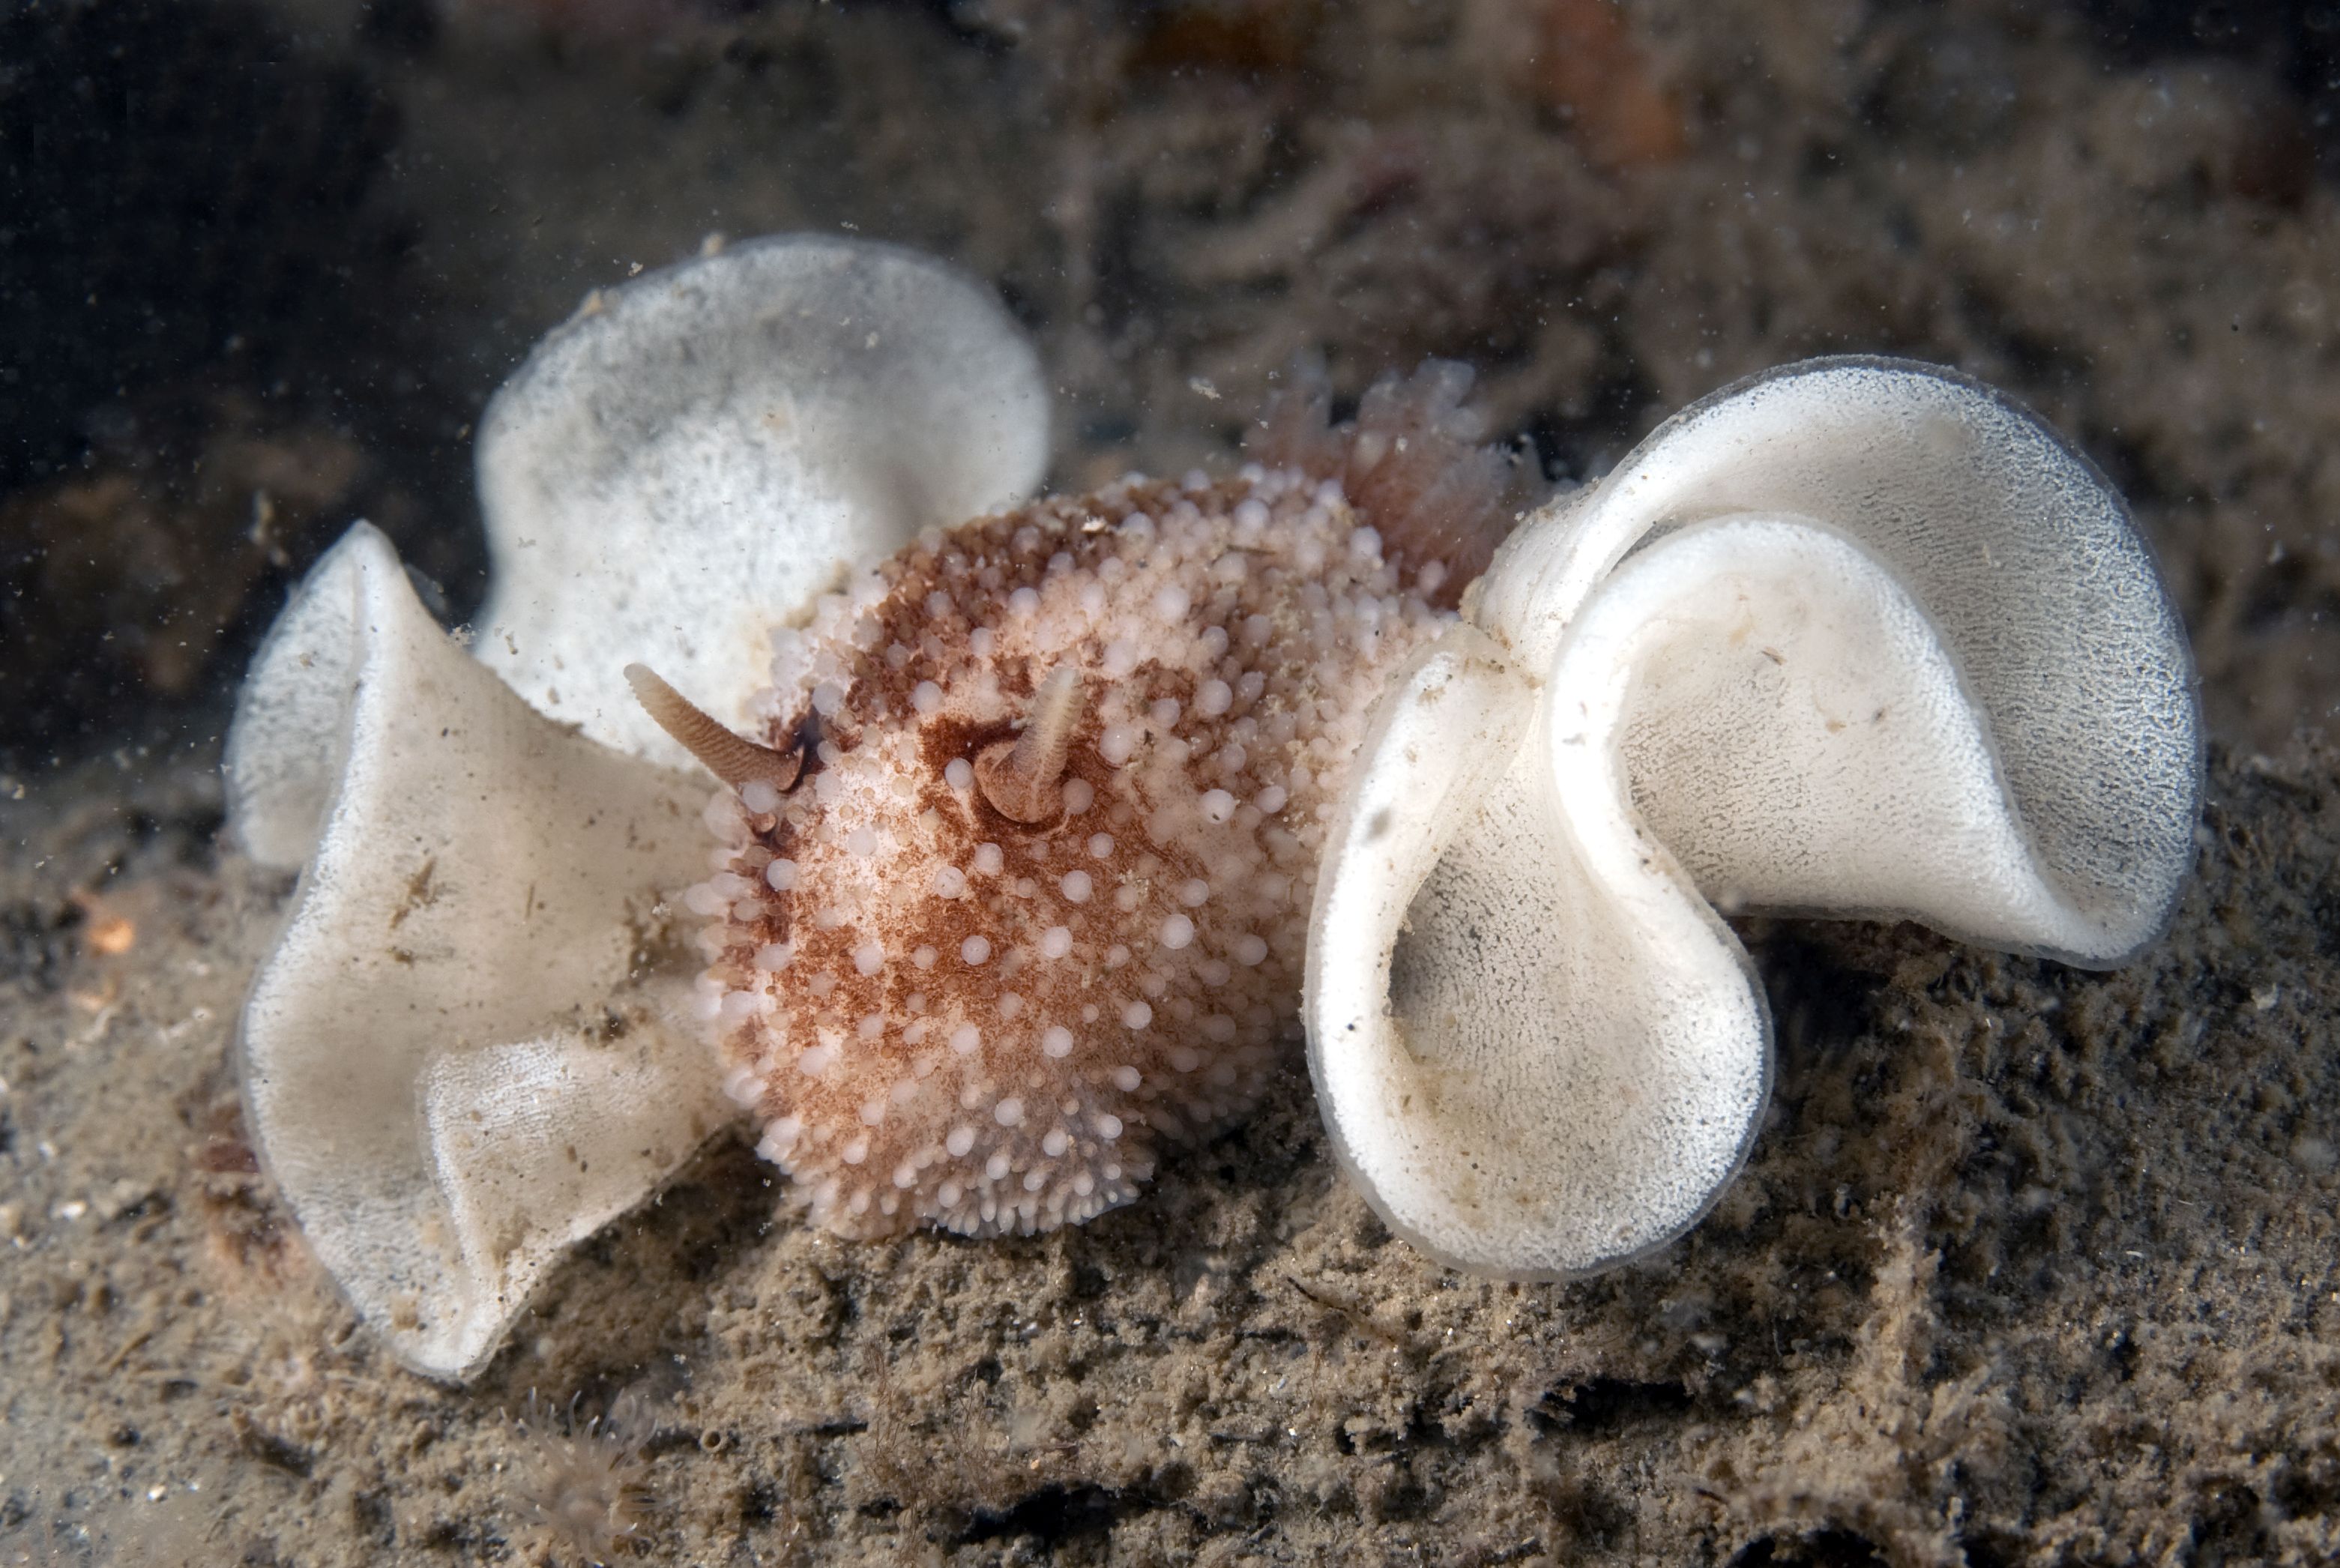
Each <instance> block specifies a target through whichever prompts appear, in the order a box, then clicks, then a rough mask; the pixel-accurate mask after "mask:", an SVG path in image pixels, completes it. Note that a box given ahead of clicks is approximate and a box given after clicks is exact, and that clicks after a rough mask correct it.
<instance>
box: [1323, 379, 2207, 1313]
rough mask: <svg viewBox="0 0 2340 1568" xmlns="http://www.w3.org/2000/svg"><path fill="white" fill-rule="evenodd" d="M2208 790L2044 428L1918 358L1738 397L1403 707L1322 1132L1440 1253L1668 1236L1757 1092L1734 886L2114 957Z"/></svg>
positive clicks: (1557, 1262)
mask: <svg viewBox="0 0 2340 1568" xmlns="http://www.w3.org/2000/svg"><path fill="white" fill-rule="evenodd" d="M2201 773H2202V739H2201V729H2200V723H2199V719H2198V717H2197V710H2196V700H2195V688H2194V674H2193V668H2192V662H2191V659H2190V656H2189V654H2188V652H2187V649H2186V638H2185V634H2184V631H2183V630H2182V628H2181V627H2180V625H2179V623H2178V620H2177V616H2176V611H2175V610H2173V609H2172V607H2171V605H2170V603H2169V600H2168V598H2167V596H2166V593H2165V592H2164V590H2163V588H2162V585H2161V582H2160V580H2159V577H2158V576H2157V573H2156V571H2155V570H2154V566H2153V562H2152V561H2151V558H2150V556H2149V554H2148V553H2147V550H2146V547H2145V544H2144V542H2143V541H2142V540H2140V539H2139V538H2138V536H2137V532H2136V530H2135V529H2134V527H2133V526H2132V525H2131V523H2130V521H2129V519H2128V515H2127V510H2126V508H2125V507H2124V506H2123V505H2122V503H2121V501H2120V498H2119V496H2118V495H2117V494H2116V493H2115V492H2114V491H2112V489H2111V488H2110V487H2109V486H2108V485H2107V483H2106V482H2105V481H2104V479H2103V477H2102V476H2101V475H2099V474H2098V473H2097V471H2095V470H2094V469H2093V468H2091V467H2090V466H2089V465H2088V464H2087V461H2085V460H2084V459H2082V458H2080V457H2079V456H2078V455H2077V454H2076V453H2075V452H2072V451H2071V450H2070V449H2069V448H2068V447H2067V446H2065V445H2064V443H2063V442H2060V441H2059V440H2057V437H2056V436H2055V434H2054V433H2053V432H2051V431H2049V430H2048V428H2047V427H2046V426H2045V425H2043V424H2041V423H2040V422H2039V421H2038V420H2037V419H2036V418H2034V417H2032V416H2031V415H2030V414H2028V413H2027V412H2024V411H2023V410H2021V409H2018V408H2017V407H2015V406H2013V405H2012V404H2010V403H2008V402H2007V401H2006V400H2004V399H2003V398H2001V397H1999V396H1998V394H1996V393H1994V392H1990V391H1989V390H1988V389H1987V388H1984V387H1981V386H1979V385H1978V384H1976V383H1974V382H1969V381H1967V380H1965V379H1964V378H1961V377H1958V376H1957V375H1954V374H1951V373H1948V372H1942V371H1938V370H1934V369H1932V368H1929V367H1927V366H1922V365H1913V364H1908V363H1902V362H1891V361H1877V360H1857V359H1847V360H1823V361H1816V362H1810V363H1808V364H1802V365H1796V366H1791V367H1790V368H1788V369H1786V370H1783V371H1780V372H1774V373H1772V374H1770V375H1768V376H1761V377H1758V378H1756V379H1755V380H1753V381H1751V382H1743V383H1741V384H1740V385H1738V386H1735V387H1731V388H1729V389H1727V390H1725V391H1723V392H1718V393H1716V394H1715V395H1713V396H1712V397H1710V398H1709V399H1707V400H1706V401H1705V402H1701V403H1699V404H1697V405H1696V406H1694V407H1692V408H1691V409H1689V410H1686V411H1684V412H1682V413H1681V414H1679V415H1677V416H1676V417H1675V418H1674V419H1672V420H1671V421H1670V422H1667V423H1666V424H1665V425H1664V426H1662V427H1661V428H1660V429H1659V430H1658V431H1657V432H1655V433H1654V434H1652V435H1651V437H1650V439H1649V440H1648V441H1647V442H1644V443H1643V444H1642V445H1641V448H1640V449H1639V450H1638V451H1636V452H1634V453H1633V454H1632V455H1631V457H1629V458H1628V459H1627V460H1626V461H1625V462H1624V463H1623V464H1621V466H1620V467H1619V468H1618V469H1617V471H1615V472H1613V473H1611V475H1610V476H1609V477H1608V478H1606V479H1605V480H1603V481H1601V482H1600V483H1599V484H1597V485H1594V486H1591V487H1590V488H1589V489H1587V490H1584V491H1579V492H1577V493H1576V494H1573V495H1571V496H1567V497H1564V498H1562V500H1561V501H1556V502H1554V503H1553V504H1552V506H1551V507H1549V508H1548V509H1546V510H1545V511H1543V512H1542V513H1541V514H1539V515H1538V516H1536V517H1535V518H1533V519H1532V520H1530V521H1528V522H1527V523H1526V524H1525V525H1524V526H1523V527H1522V528H1521V530H1520V531H1518V532H1517V533H1515V534H1514V535H1512V538H1511V540H1510V541H1508V542H1507V543H1506V544H1505V546H1504V548H1503V550H1502V553H1501V554H1500V555H1499V556H1498V558H1497V559H1496V561H1494V563H1493V564H1492V566H1491V567H1490V569H1489V570H1488V571H1487V573H1486V575H1485V576H1483V577H1482V578H1481V579H1480V580H1479V581H1478V582H1477V583H1476V584H1475V585H1474V586H1473V589H1472V593H1471V595H1470V597H1469V599H1468V600H1466V602H1465V605H1464V614H1463V621H1462V623H1460V624H1458V625H1456V626H1455V627H1454V628H1453V629H1452V630H1449V631H1448V632H1447V633H1446V634H1445V635H1444V636H1443V637H1442V638H1441V639H1440V640H1439V641H1438V642H1436V643H1435V644H1433V646H1432V647H1431V648H1429V649H1428V650H1425V651H1424V652H1423V653H1422V654H1421V655H1419V656H1418V657H1417V658H1416V659H1415V660H1413V663H1412V664H1411V665H1410V666H1409V667H1408V668H1407V669H1406V670H1404V671H1403V672H1402V673H1401V675H1400V676H1399V678H1398V679H1397V680H1395V681H1394V682H1393V687H1392V690H1391V691H1390V693H1389V695H1388V696H1387V697H1385V698H1384V699H1383V701H1382V703H1381V706H1380V708H1379V710H1378V711H1377V713H1376V716H1375V719H1374V728H1373V734H1372V735H1371V737H1370V738H1369V739H1367V740H1366V741H1365V744H1364V750H1363V755H1362V756H1361V757H1360V758H1359V759H1358V760H1357V762H1356V764H1355V767H1354V769H1353V773H1352V779H1353V782H1352V784H1351V786H1350V789H1349V792H1348V794H1347V796H1346V798H1345V799H1344V802H1343V807H1342V816H1341V818H1340V820H1339V821H1338V822H1337V823H1336V825H1335V826H1334V829H1333V831H1332V833H1331V835H1330V839H1329V842H1328V845H1327V848H1326V851H1325V858H1324V866H1323V868H1321V871H1320V875H1319V880H1318V884H1317V896H1316V906H1315V909H1314V918H1313V923H1312V925H1311V927H1310V931H1309V949H1308V967H1309V973H1308V997H1307V1002H1306V1014H1307V1020H1308V1035H1309V1063H1310V1067H1311V1070H1312V1072H1313V1074H1314V1078H1315V1083H1316V1088H1317V1099H1318V1105H1319V1107H1320V1108H1321V1110H1322V1111H1323V1114H1324V1120H1325V1125H1326V1126H1327V1127H1329V1128H1330V1129H1331V1131H1332V1133H1333V1136H1334V1144H1335V1146H1336V1148H1337V1149H1338V1151H1339V1153H1340V1156H1341V1158H1342V1161H1343V1163H1344V1165H1345V1166H1346V1167H1347V1168H1348V1170H1349V1171H1350V1173H1351V1174H1352V1175H1353V1176H1354V1177H1355V1178H1356V1180H1357V1182H1358V1184H1359V1185H1360V1186H1361V1187H1362V1188H1363V1191H1364V1192H1365V1194H1366V1196H1368V1197H1369V1198H1370V1199H1371V1201H1372V1202H1373V1205H1374V1206H1375V1207H1376V1208H1378V1209H1379V1210H1380V1211H1381V1213H1382V1214H1383V1216H1384V1217H1386V1218H1387V1219H1388V1220H1389V1222H1390V1224H1391V1225H1392V1226H1393V1228H1394V1229H1396V1230H1397V1231H1398V1232H1399V1233H1400V1234H1402V1235H1403V1236H1407V1237H1409V1238H1411V1239H1412V1240H1413V1241H1414V1242H1416V1243H1417V1244H1418V1245H1421V1246H1423V1248H1424V1249H1425V1250H1427V1251H1429V1252H1430V1253H1432V1254H1433V1255H1435V1256H1438V1257H1440V1258H1442V1259H1444V1260H1446V1261H1448V1262H1451V1263H1454V1264H1457V1265H1462V1266H1465V1267H1470V1268H1474V1269H1480V1270H1483V1271H1487V1272H1492V1273H1496V1274H1502V1275H1511V1276H1514V1277H1557V1276H1564V1275H1572V1274H1581V1273H1584V1272H1587V1271H1591V1270H1594V1269H1598V1268H1602V1267H1606V1266H1608V1265H1612V1264H1616V1263H1619V1262H1622V1261H1624V1260H1626V1259H1629V1258H1631V1257H1633V1256H1636V1255H1640V1254H1642V1253H1646V1252H1648V1251H1649V1250H1651V1248H1653V1247H1656V1246H1659V1245H1663V1244H1664V1243H1666V1242H1668V1241H1670V1240H1671V1239H1672V1238H1673V1237H1675V1236H1679V1235H1680V1234H1681V1232H1682V1231H1683V1230H1685V1229H1686V1228H1688V1227H1689V1226H1691V1224H1692V1223H1694V1222H1695V1221H1696V1220H1697V1219H1698V1217H1699V1216H1700V1215H1701V1214H1703V1213H1704V1212H1705V1211H1706V1209H1707V1207H1708V1206H1710V1204H1711V1203H1712V1202H1713V1201H1714V1198H1715V1197H1716V1196H1717V1195H1718V1194H1719V1193H1720V1191H1721V1189H1722V1187H1723V1186H1724V1184H1725V1183H1726V1182H1728V1181H1729V1179H1730V1176H1731V1175H1732V1173H1733V1172H1734V1171H1735V1170H1736V1169H1737V1168H1738V1166H1739V1164H1740V1161H1741V1159H1742V1158H1743V1157H1744V1156H1745V1155H1746V1152H1747V1148H1748V1145H1749V1143H1750V1140H1751V1138H1752V1137H1753V1136H1754V1132H1755V1128H1756V1125H1757V1122H1758V1120H1759V1118H1760V1113H1761V1110H1762V1107H1763V1101H1764V1097H1765V1094H1766V1091H1767V1089H1768V1087H1769V1080H1770V1024H1769V1019H1768V1017H1767V1015H1766V1013H1765V1010H1764V1006H1763V998H1762V993H1761V991H1760V987H1759V986H1758V985H1757V982H1756V979H1755V976H1754V972H1753V969H1752V968H1751V966H1750V964H1749V962H1748V959H1747V956H1746V954H1745V952H1744V951H1743V950H1742V949H1741V948H1740V946H1739V943H1738V941H1737V939H1736V938H1734V937H1733V936H1732V935H1731V933H1730V929H1729V928H1727V927H1725V926H1724V925H1723V923H1722V921H1721V919H1720V918H1719V917H1718V915H1717V914H1716V912H1715V911H1716V907H1717V906H1719V907H1720V908H1723V909H1726V910H1738V909H1742V908H1769V909H1775V910H1783V911H1790V912H1800V913H1825V914H1834V915H1858V916H1869V917H1876V918H1912V919H1917V920H1920V921H1923V922H1925V923H1927V924H1929V925H1931V926H1934V927H1936V928H1938V929H1941V930H1944V931H1947V932H1949V933H1951V934H1953V935H1956V936H1958V937H1960V938H1965V939H1967V940H1969V941H1974V942H1978V943H1980V944H1983V945H1986V946H1989V947H1996V948H2007V949H2011V950H2014V951H2018V952H2027V953H2036V954H2041V955H2045V956H2048V957H2051V958H2059V959H2061V960H2063V961H2065V962H2067V963H2071V964H2077V965H2085V966H2089V967H2106V966H2110V965H2114V964H2118V963H2120V962H2122V961H2124V960H2125V959H2126V958H2128V957H2129V956H2131V955H2132V954H2134V953H2136V952H2137V950H2138V948H2141V947H2143V946H2144V945H2145V944H2146V943H2147V942H2149V941H2151V940H2152V939H2153V938H2155V936H2156V935H2157V933H2158V932H2159V931H2160V929H2161V928H2162V927H2163V925H2164V924H2165V923H2166V920H2167V919H2168V918H2169V914H2170V911H2171V909H2172V908H2173V907H2174V905H2175V902H2176V897H2177V893H2178V890H2179V888H2180V886H2181V884H2182V881H2183V878H2184V877H2185V874H2186V869H2187V868H2188V867H2189V866H2190V865H2191V863H2192V858H2193V847H2194V829H2195V823H2196V819H2197V817H2198V815H2199V809H2200V789H2201Z"/></svg>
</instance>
